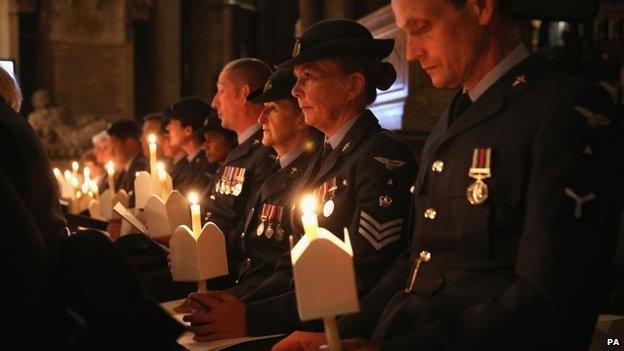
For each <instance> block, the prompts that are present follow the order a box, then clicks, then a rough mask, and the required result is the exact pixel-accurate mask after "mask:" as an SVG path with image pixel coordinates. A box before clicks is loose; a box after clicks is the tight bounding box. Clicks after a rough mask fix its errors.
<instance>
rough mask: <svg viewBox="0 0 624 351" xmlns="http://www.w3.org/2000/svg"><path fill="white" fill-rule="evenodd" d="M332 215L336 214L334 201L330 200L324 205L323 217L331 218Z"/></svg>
mask: <svg viewBox="0 0 624 351" xmlns="http://www.w3.org/2000/svg"><path fill="white" fill-rule="evenodd" d="M332 213H334V200H332V199H329V200H327V202H326V203H325V205H323V216H325V217H329V216H331V215H332Z"/></svg>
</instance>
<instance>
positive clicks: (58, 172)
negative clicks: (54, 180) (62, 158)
mask: <svg viewBox="0 0 624 351" xmlns="http://www.w3.org/2000/svg"><path fill="white" fill-rule="evenodd" d="M52 172H54V175H55V176H56V177H62V176H63V174H62V173H61V170H60V169H58V168H55V169H53V170H52Z"/></svg>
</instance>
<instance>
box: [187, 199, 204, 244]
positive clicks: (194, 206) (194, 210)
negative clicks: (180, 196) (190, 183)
mask: <svg viewBox="0 0 624 351" xmlns="http://www.w3.org/2000/svg"><path fill="white" fill-rule="evenodd" d="M188 199H189V201H190V203H191V223H192V225H193V234H195V237H198V236H199V234H201V214H200V212H199V210H200V207H199V197H198V196H197V193H195V192H192V193H189V195H188Z"/></svg>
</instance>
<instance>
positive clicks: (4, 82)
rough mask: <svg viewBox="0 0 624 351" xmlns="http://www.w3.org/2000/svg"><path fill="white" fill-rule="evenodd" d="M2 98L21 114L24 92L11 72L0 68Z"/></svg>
mask: <svg viewBox="0 0 624 351" xmlns="http://www.w3.org/2000/svg"><path fill="white" fill-rule="evenodd" d="M0 96H1V97H2V98H3V99H4V101H6V103H7V105H9V106H10V107H11V108H12V109H13V110H15V112H19V110H20V107H21V106H22V92H21V91H20V87H19V84H17V81H15V79H13V77H11V75H10V74H9V72H7V71H5V70H4V68H1V67H0Z"/></svg>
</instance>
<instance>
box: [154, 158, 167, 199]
mask: <svg viewBox="0 0 624 351" xmlns="http://www.w3.org/2000/svg"><path fill="white" fill-rule="evenodd" d="M156 166H157V167H158V182H159V184H160V197H161V198H162V200H163V202H165V201H167V197H168V196H169V194H168V192H167V171H166V170H165V164H164V163H162V162H158V164H157V165H156Z"/></svg>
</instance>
